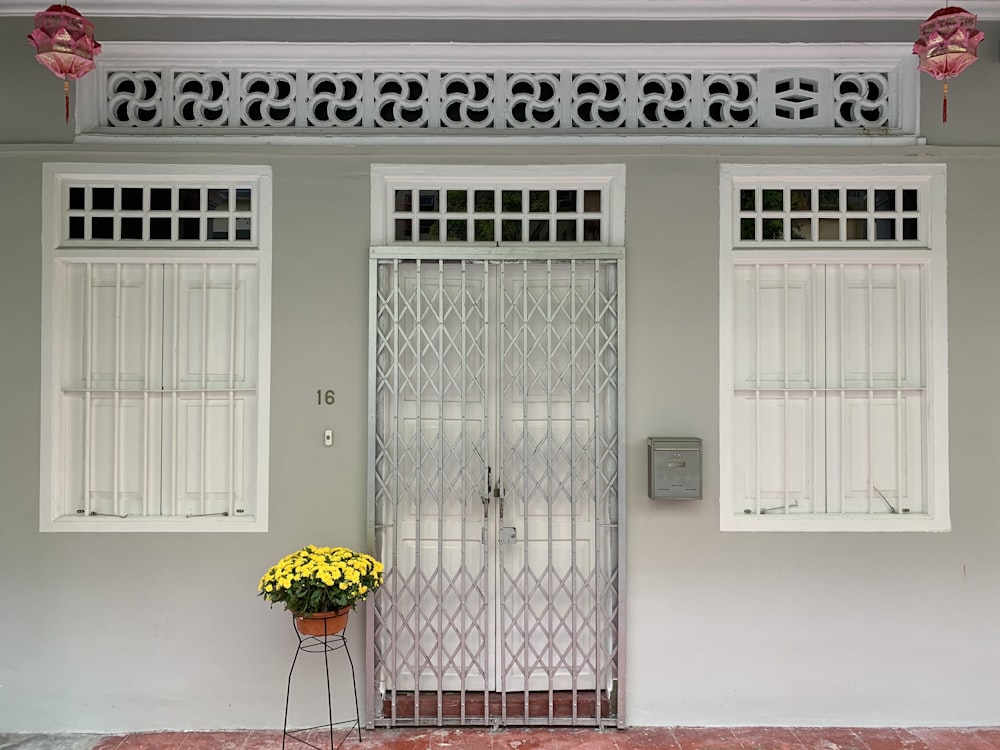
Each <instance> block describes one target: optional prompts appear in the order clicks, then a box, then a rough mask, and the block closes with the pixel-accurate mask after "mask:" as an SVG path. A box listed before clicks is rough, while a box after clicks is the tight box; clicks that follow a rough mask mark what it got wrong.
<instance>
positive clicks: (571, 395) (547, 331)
mask: <svg viewBox="0 0 1000 750" xmlns="http://www.w3.org/2000/svg"><path fill="white" fill-rule="evenodd" d="M619 263H620V260H619V259H617V258H601V257H594V258H587V259H563V260H557V259H547V260H544V259H530V260H529V259H502V260H497V259H465V260H444V259H430V260H419V259H409V260H406V259H400V258H376V259H373V261H372V266H373V300H374V304H373V310H372V315H373V321H374V323H373V341H372V347H373V348H372V354H373V363H372V365H373V367H372V373H373V382H372V384H371V385H372V388H373V393H374V399H373V401H374V413H373V414H372V415H371V418H372V421H373V427H374V430H373V433H374V456H373V467H374V472H373V482H374V488H373V499H374V503H373V507H372V511H373V516H374V518H373V521H374V524H373V525H374V532H375V545H376V550H375V551H376V554H377V555H379V557H381V559H382V560H384V561H385V563H386V582H385V585H384V586H383V588H382V589H381V590H380V591H379V592H378V593H377V595H376V596H375V598H374V599H375V601H374V606H373V607H372V608H371V611H372V612H373V622H372V631H371V633H370V638H369V647H370V649H369V657H370V660H369V663H370V667H369V675H370V686H371V689H372V692H371V699H372V701H373V705H372V709H373V710H370V716H372V718H371V719H370V722H369V723H370V724H371V725H378V726H406V725H425V724H431V725H448V724H465V725H500V724H504V725H513V724H574V725H592V726H593V725H596V726H603V725H614V724H615V723H617V718H616V717H617V715H618V714H619V711H618V704H617V699H618V691H617V689H616V686H617V683H618V679H619V654H620V651H619V632H620V631H619V615H620V610H619V594H620V592H619V563H620V560H619V545H618V532H619V512H620V502H621V497H620V476H619V472H618V463H619V454H620V435H621V430H620V414H619V406H618V399H619V393H620V390H619V389H620V384H619V368H618V359H619V355H620V352H619V348H620V347H619V309H620V304H621V296H622V295H621V292H620V269H619Z"/></svg>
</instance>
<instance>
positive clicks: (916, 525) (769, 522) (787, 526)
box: [720, 511, 951, 532]
mask: <svg viewBox="0 0 1000 750" xmlns="http://www.w3.org/2000/svg"><path fill="white" fill-rule="evenodd" d="M720 530H721V531H800V532H802V531H804V532H834V531H835V532H842V531H849V532H869V531H882V532H887V531H888V532H892V531H951V520H950V519H949V518H948V517H947V516H946V515H945V516H943V517H935V516H932V515H927V514H919V515H917V514H912V515H905V516H900V515H896V514H892V515H890V514H883V515H879V516H868V515H864V516H860V515H848V514H836V515H834V514H823V515H805V514H803V515H801V516H784V515H782V516H777V515H768V516H753V515H740V516H733V515H729V514H728V513H726V512H725V511H723V513H722V515H721V517H720Z"/></svg>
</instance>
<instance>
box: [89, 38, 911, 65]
mask: <svg viewBox="0 0 1000 750" xmlns="http://www.w3.org/2000/svg"><path fill="white" fill-rule="evenodd" d="M901 60H904V61H906V62H907V64H909V63H912V66H913V67H915V66H916V58H915V57H913V55H912V53H911V45H910V43H909V42H907V43H898V42H870V43H856V42H852V43H842V44H840V43H837V44H799V43H788V44H782V43H763V44H756V43H744V44H721V43H720V44H698V43H696V44H535V43H524V44H501V43H497V44H494V43H482V44H480V43H464V42H455V43H438V42H416V43H390V42H386V43H376V44H367V43H355V42H344V43H323V42H317V43H282V42H107V43H105V44H104V45H103V54H102V55H101V56H100V58H99V59H98V65H99V67H104V68H114V67H116V66H117V65H121V64H129V65H140V66H141V65H145V66H149V67H150V68H155V67H158V66H165V67H169V66H177V65H179V64H184V65H188V66H190V65H211V64H216V65H220V64H221V65H232V66H253V65H257V66H260V65H262V64H265V65H267V66H275V65H280V66H315V65H317V64H323V65H330V64H337V63H340V64H343V63H347V64H351V65H359V66H364V65H372V66H376V65H377V66H387V67H398V66H404V67H407V68H412V67H414V66H417V67H434V66H441V67H448V66H449V65H455V64H459V65H460V67H461V68H462V69H464V68H466V67H468V66H469V65H470V62H471V61H475V63H474V64H475V65H477V66H482V69H487V68H489V67H491V66H503V67H504V68H505V69H506V70H508V71H523V70H533V69H542V68H548V67H550V66H553V65H566V64H571V63H583V64H587V65H590V66H594V67H597V68H600V67H602V66H605V67H609V69H617V68H620V67H630V66H641V65H649V64H654V65H660V66H663V65H671V66H675V67H677V69H688V68H691V69H694V68H697V69H699V70H703V71H713V70H720V71H728V70H729V69H730V68H731V67H732V66H733V65H741V66H751V67H753V66H756V67H764V66H772V65H773V66H789V65H800V66H806V65H829V64H830V63H839V64H844V65H864V66H867V65H873V64H875V65H877V64H889V65H891V64H899V62H900V61H901Z"/></svg>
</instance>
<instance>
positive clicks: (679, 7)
mask: <svg viewBox="0 0 1000 750" xmlns="http://www.w3.org/2000/svg"><path fill="white" fill-rule="evenodd" d="M940 4H942V3H938V4H937V5H940ZM44 5H45V3H41V4H40V3H38V2H34V1H33V0H7V2H4V3H3V5H2V6H0V16H25V15H27V16H30V15H34V14H35V13H37V12H38V11H39V10H41V9H43V8H44ZM962 5H963V7H965V8H966V9H967V10H968V11H969V12H971V13H975V14H977V15H978V16H979V18H980V19H981V20H983V21H995V20H1000V2H997V0H979V1H978V2H976V1H975V0H971V1H970V2H963V3H962ZM935 7H936V5H935V4H934V3H930V4H928V3H927V2H926V1H925V0H879V1H878V2H875V0H835V1H834V0H771V1H770V2H763V1H762V0H702V2H698V3H692V2H691V1H690V0H542V1H538V2H536V0H503V1H502V2H495V3H484V2H482V0H439V1H438V2H435V3H426V2H415V1H414V0H367V1H366V2H364V3H358V2H356V0H280V2H275V0H199V1H197V2H196V1H194V0H88V2H87V3H86V6H85V7H81V9H80V10H81V12H83V13H85V14H86V15H87V16H90V17H93V18H97V17H101V16H108V17H112V16H121V17H146V18H164V17H182V18H288V19H295V18H330V19H361V18H374V19H410V20H412V19H445V18H454V19H470V20H519V19H521V20H540V19H555V20H566V19H579V20H601V21H610V20H643V21H652V20H668V21H700V20H715V19H720V20H721V19H728V20H736V19H738V20H771V21H779V20H786V19H787V20H799V19H807V20H827V21H836V20H841V21H853V20H858V19H864V20H876V19H881V20H923V19H925V18H927V16H929V15H930V14H931V12H932V11H933V10H934V8H935Z"/></svg>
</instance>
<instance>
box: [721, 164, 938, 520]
mask: <svg viewBox="0 0 1000 750" xmlns="http://www.w3.org/2000/svg"><path fill="white" fill-rule="evenodd" d="M782 169H784V170H785V171H784V173H782ZM755 170H756V171H755ZM811 172H812V173H811ZM943 183H944V179H943V169H942V168H940V167H937V166H931V167H926V168H925V167H919V168H918V167H913V168H911V167H907V166H899V167H892V168H886V167H885V165H882V167H880V168H879V169H878V171H876V170H875V169H873V168H871V167H866V166H855V167H848V168H839V167H823V166H814V167H810V166H807V165H792V166H789V167H786V168H778V167H752V166H746V167H744V166H740V167H735V166H726V167H724V168H723V180H722V194H723V205H724V206H725V207H726V208H727V209H728V210H727V211H726V212H725V213H727V214H728V216H726V217H725V218H724V219H723V225H724V230H723V247H722V256H721V257H722V261H721V278H722V284H723V286H722V290H721V299H722V307H723V312H724V317H723V319H722V323H721V326H722V328H721V337H720V338H721V351H720V360H721V361H722V371H721V372H722V405H721V408H722V415H723V419H722V426H721V435H722V438H721V441H722V446H721V452H722V463H721V465H722V467H723V468H722V481H721V484H722V498H721V506H722V526H723V528H724V529H760V528H767V529H789V530H804V529H822V530H830V528H834V529H844V530H874V529H880V528H886V529H904V528H910V529H932V530H940V529H946V528H947V527H948V512H947V505H948V497H947V481H946V478H947V452H946V450H944V448H943V446H946V445H947V420H946V417H945V416H944V415H945V414H946V397H947V393H946V389H945V387H944V385H943V383H944V382H946V369H945V368H944V366H943V364H942V363H944V362H945V361H946V359H947V357H946V344H945V337H944V333H943V326H944V323H943V319H944V316H945V315H946V308H945V298H944V294H945V280H944V273H945V262H944V260H945V259H944V243H943V190H944V184H943ZM824 222H828V223H827V224H826V225H825V226H826V228H824Z"/></svg>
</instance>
